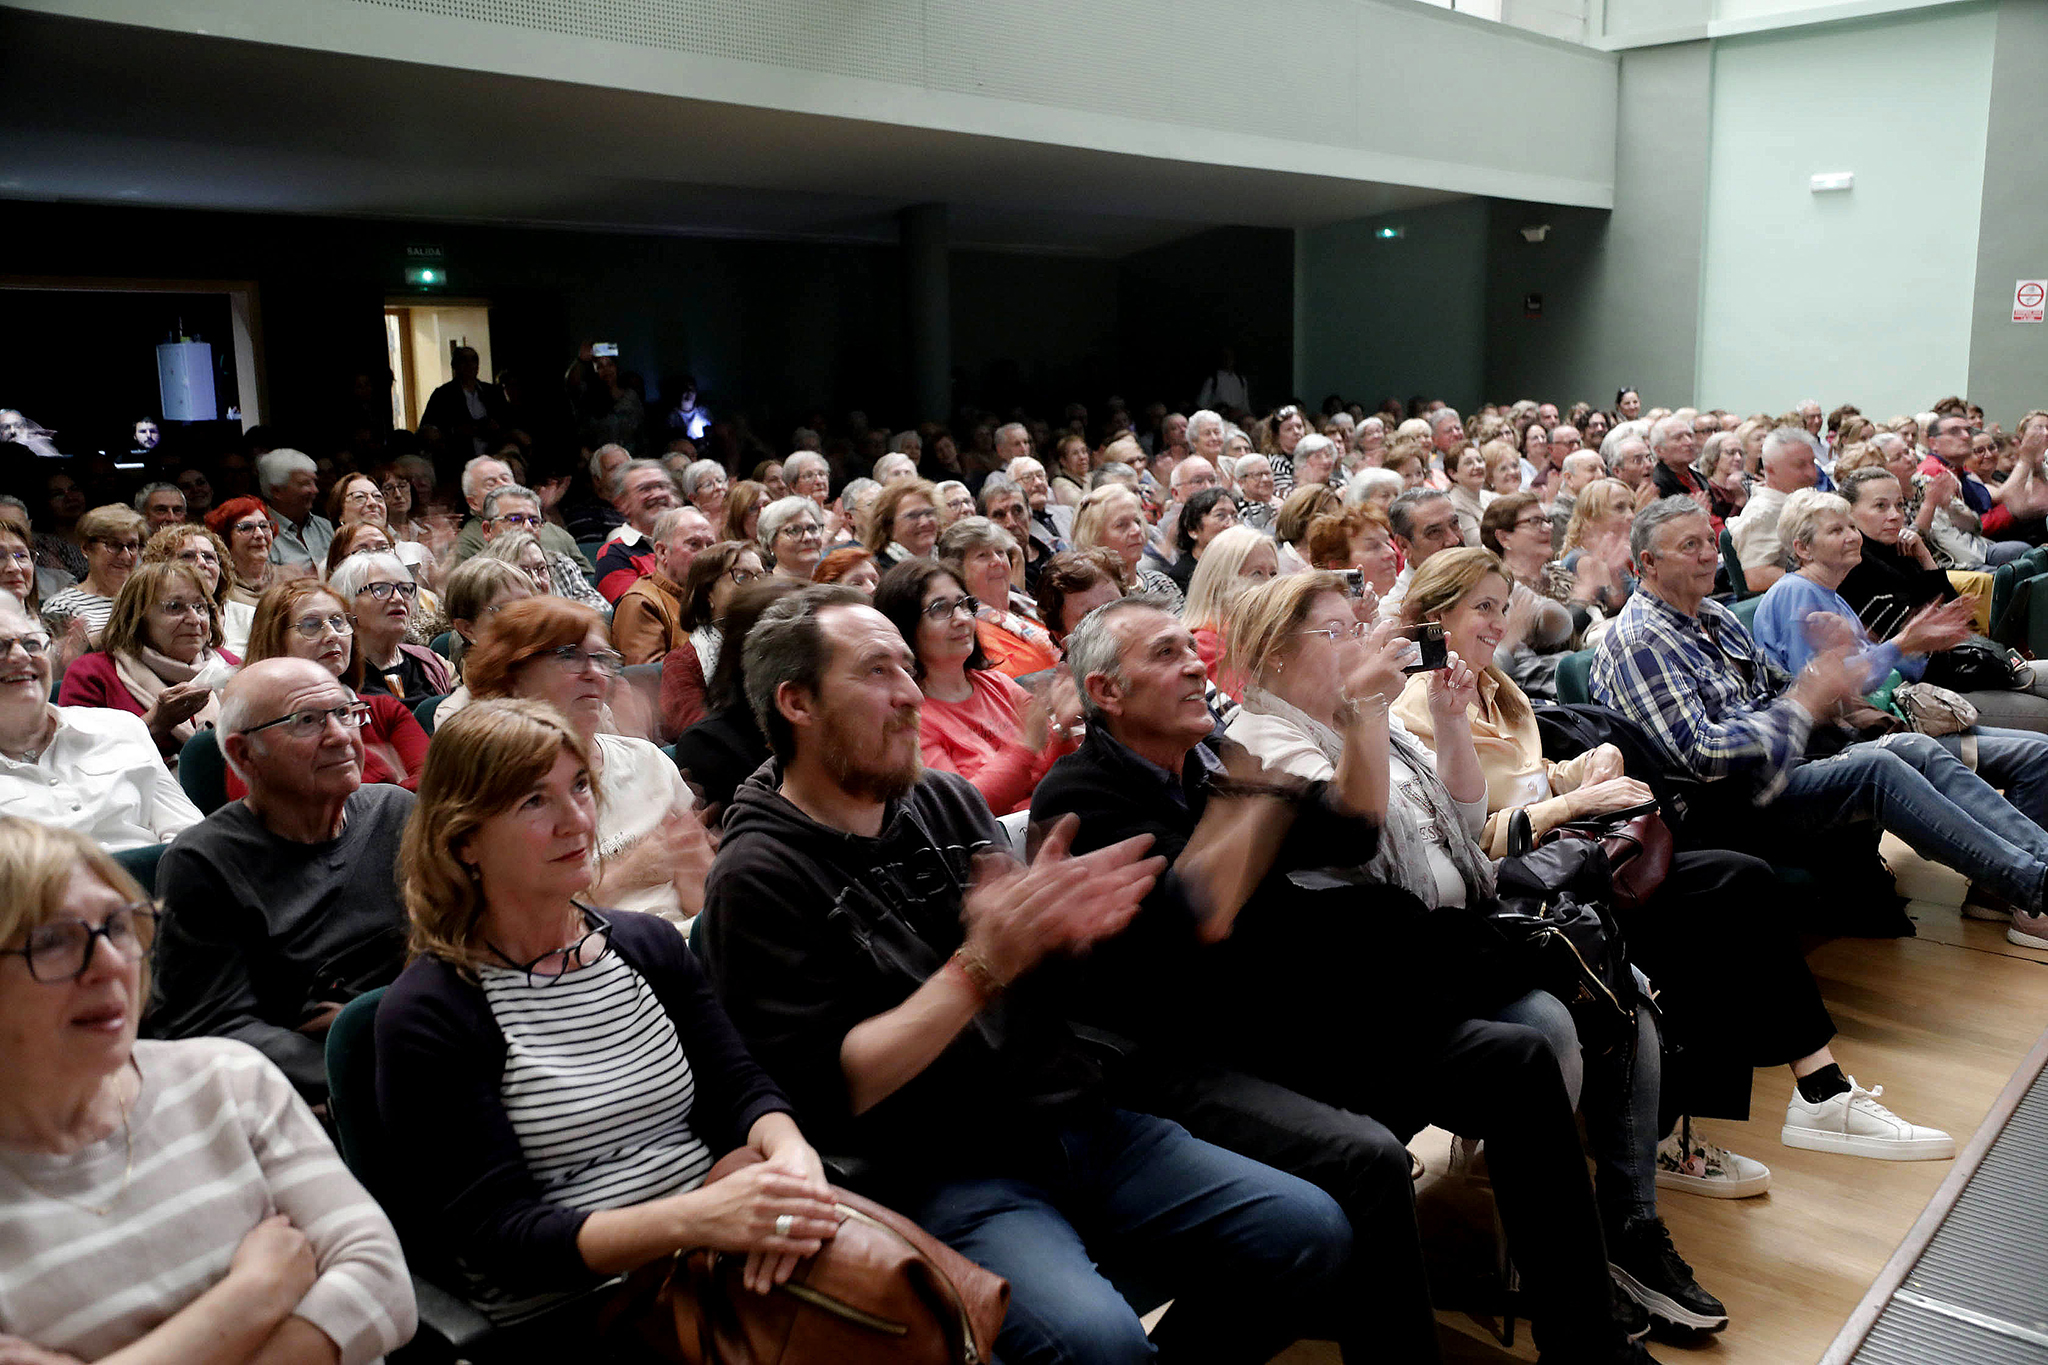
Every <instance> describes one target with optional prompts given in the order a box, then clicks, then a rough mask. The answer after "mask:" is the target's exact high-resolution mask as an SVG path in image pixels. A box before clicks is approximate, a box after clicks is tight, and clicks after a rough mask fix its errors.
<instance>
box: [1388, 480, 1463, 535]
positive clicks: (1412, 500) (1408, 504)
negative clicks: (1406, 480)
mask: <svg viewBox="0 0 2048 1365" xmlns="http://www.w3.org/2000/svg"><path fill="white" fill-rule="evenodd" d="M1394 477H1395V478H1397V479H1398V478H1400V477H1401V476H1400V475H1399V474H1396V475H1394ZM1450 497H1451V495H1450V494H1449V493H1446V492H1444V491H1443V489H1441V488H1429V487H1422V488H1410V489H1408V490H1407V491H1406V492H1403V493H1399V494H1396V495H1395V497H1394V500H1393V501H1392V502H1390V503H1388V504H1387V526H1388V528H1389V529H1391V530H1392V531H1393V533H1394V534H1395V535H1397V536H1399V537H1401V539H1403V540H1411V539H1413V538H1414V536H1415V515H1414V513H1415V509H1416V508H1418V507H1420V506H1422V504H1424V503H1426V502H1435V501H1436V500H1437V499H1438V498H1442V499H1443V500H1444V501H1446V502H1448V501H1450Z"/></svg>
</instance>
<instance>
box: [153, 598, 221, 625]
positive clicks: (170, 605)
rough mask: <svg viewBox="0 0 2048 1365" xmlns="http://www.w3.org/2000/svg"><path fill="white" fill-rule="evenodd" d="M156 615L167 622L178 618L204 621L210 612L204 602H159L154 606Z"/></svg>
mask: <svg viewBox="0 0 2048 1365" xmlns="http://www.w3.org/2000/svg"><path fill="white" fill-rule="evenodd" d="M156 614H157V615H158V616H162V617H165V618H166V619H169V620H176V619H177V618H178V617H180V616H193V617H197V618H198V619H199V620H202V621H204V620H205V619H206V618H207V616H208V615H209V614H210V612H209V609H208V607H207V604H206V603H204V602H159V603H157V604H156Z"/></svg>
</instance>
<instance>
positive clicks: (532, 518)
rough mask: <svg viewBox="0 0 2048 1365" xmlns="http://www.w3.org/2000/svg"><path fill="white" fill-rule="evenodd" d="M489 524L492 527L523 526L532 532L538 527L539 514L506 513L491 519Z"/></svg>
mask: <svg viewBox="0 0 2048 1365" xmlns="http://www.w3.org/2000/svg"><path fill="white" fill-rule="evenodd" d="M491 522H492V524H493V525H498V526H524V527H526V528H527V529H528V530H532V529H533V528H534V527H536V526H538V525H540V513H538V512H506V513H504V514H503V515H500V516H495V517H492V518H491Z"/></svg>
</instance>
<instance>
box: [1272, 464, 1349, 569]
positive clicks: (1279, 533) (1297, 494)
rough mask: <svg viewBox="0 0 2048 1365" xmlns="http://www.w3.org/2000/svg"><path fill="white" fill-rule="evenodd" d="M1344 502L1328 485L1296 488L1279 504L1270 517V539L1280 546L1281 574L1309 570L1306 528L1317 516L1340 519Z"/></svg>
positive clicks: (1310, 485) (1318, 484) (1314, 484)
mask: <svg viewBox="0 0 2048 1365" xmlns="http://www.w3.org/2000/svg"><path fill="white" fill-rule="evenodd" d="M1343 512H1344V500H1343V498H1342V497H1341V496H1339V495H1338V494H1337V492H1336V491H1335V490H1333V489H1332V488H1331V487H1330V486H1329V485H1328V484H1321V483H1312V484H1309V485H1307V486H1306V487H1303V488H1297V489H1295V490H1294V491H1293V492H1292V493H1289V494H1288V495H1287V500H1286V501H1285V502H1282V503H1281V504H1280V511H1279V514H1278V515H1277V516H1275V517H1274V518H1273V539H1274V540H1275V541H1276V542H1277V543H1278V545H1279V547H1280V572H1281V573H1282V574H1291V573H1300V572H1301V571H1302V570H1303V569H1306V568H1307V567H1308V528H1309V523H1310V522H1312V521H1314V520H1315V519H1316V518H1317V517H1326V516H1341V515H1343Z"/></svg>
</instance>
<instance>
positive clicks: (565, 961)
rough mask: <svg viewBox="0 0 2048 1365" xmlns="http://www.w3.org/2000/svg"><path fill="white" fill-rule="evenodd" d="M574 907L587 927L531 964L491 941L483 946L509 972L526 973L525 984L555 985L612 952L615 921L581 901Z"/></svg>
mask: <svg viewBox="0 0 2048 1365" xmlns="http://www.w3.org/2000/svg"><path fill="white" fill-rule="evenodd" d="M573 904H574V905H575V906H576V909H577V911H578V912H580V913H581V914H582V916H583V923H584V926H585V928H584V931H583V933H581V934H580V935H578V936H577V938H576V940H575V941H574V942H573V943H568V944H565V945H563V946H562V947H560V948H556V949H553V950H552V951H549V952H545V953H542V954H541V955H540V956H539V957H537V958H535V959H534V960H533V961H531V962H519V961H516V960H515V959H513V958H511V957H509V956H507V955H506V953H505V951H504V950H503V949H502V948H500V947H498V945H497V944H495V943H492V942H491V941H490V940H489V939H485V940H484V946H485V947H486V948H489V949H490V950H491V951H492V952H494V953H496V954H497V955H498V961H500V962H502V963H504V964H505V966H506V967H507V968H508V969H509V970H511V971H515V972H524V973H525V974H526V984H527V985H528V986H529V987H531V988H533V989H535V990H540V989H544V988H546V987H548V986H552V985H554V984H555V983H556V982H558V981H560V980H561V979H562V978H563V977H565V976H567V975H569V973H571V972H573V971H575V970H576V969H577V968H579V967H595V966H596V965H597V964H598V963H600V962H602V961H604V959H605V955H606V954H607V953H609V952H611V950H612V922H611V921H610V920H608V919H606V918H605V917H604V916H603V915H600V914H598V913H597V911H595V910H593V909H591V908H590V907H589V906H587V905H585V904H583V902H581V901H575V902H573Z"/></svg>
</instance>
